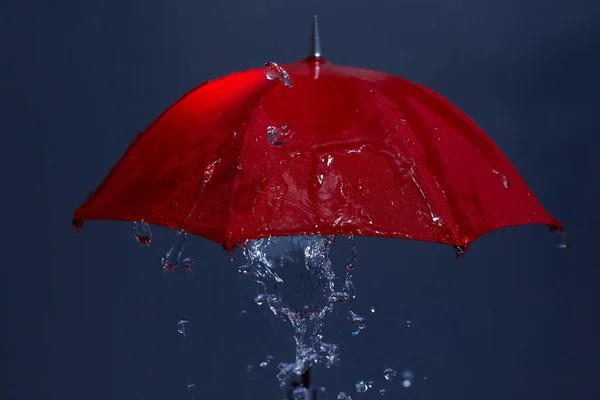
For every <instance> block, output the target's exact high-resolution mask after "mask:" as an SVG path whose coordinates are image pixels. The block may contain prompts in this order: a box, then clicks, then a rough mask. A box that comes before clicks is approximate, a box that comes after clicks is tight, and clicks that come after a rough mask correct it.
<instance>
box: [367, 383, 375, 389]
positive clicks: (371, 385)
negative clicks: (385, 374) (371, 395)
mask: <svg viewBox="0 0 600 400" xmlns="http://www.w3.org/2000/svg"><path fill="white" fill-rule="evenodd" d="M367 385H369V389H371V388H372V387H373V386H375V382H373V381H369V382H367Z"/></svg>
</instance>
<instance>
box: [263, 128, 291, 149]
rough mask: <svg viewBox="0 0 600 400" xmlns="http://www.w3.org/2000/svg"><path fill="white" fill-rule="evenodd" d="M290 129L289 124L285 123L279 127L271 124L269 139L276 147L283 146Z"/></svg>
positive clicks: (268, 133)
mask: <svg viewBox="0 0 600 400" xmlns="http://www.w3.org/2000/svg"><path fill="white" fill-rule="evenodd" d="M289 133H290V129H289V127H288V126H287V125H283V126H282V127H280V128H278V127H276V126H269V127H268V128H267V140H268V141H269V142H270V143H271V144H272V145H273V146H276V147H279V146H283V144H284V143H285V141H286V140H287V137H288V136H289Z"/></svg>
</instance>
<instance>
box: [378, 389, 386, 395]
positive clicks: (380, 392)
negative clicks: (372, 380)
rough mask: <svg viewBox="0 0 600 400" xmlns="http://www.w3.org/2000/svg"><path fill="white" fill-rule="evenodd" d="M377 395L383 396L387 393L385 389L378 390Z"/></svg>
mask: <svg viewBox="0 0 600 400" xmlns="http://www.w3.org/2000/svg"><path fill="white" fill-rule="evenodd" d="M379 394H380V395H382V396H385V395H386V394H387V392H386V391H385V389H379Z"/></svg>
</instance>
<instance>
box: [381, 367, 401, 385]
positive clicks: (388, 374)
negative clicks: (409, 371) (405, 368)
mask: <svg viewBox="0 0 600 400" xmlns="http://www.w3.org/2000/svg"><path fill="white" fill-rule="evenodd" d="M383 377H384V378H385V380H386V381H390V382H394V381H395V380H396V379H398V372H397V371H395V370H393V369H392V368H386V369H384V370H383Z"/></svg>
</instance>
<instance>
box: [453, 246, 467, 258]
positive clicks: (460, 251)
mask: <svg viewBox="0 0 600 400" xmlns="http://www.w3.org/2000/svg"><path fill="white" fill-rule="evenodd" d="M454 252H455V253H456V259H458V258H459V257H460V256H462V255H464V254H465V253H466V252H467V246H454Z"/></svg>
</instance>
